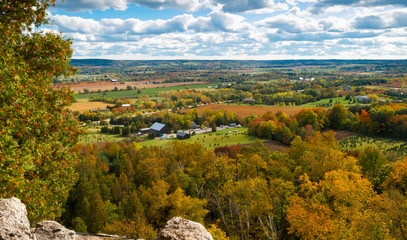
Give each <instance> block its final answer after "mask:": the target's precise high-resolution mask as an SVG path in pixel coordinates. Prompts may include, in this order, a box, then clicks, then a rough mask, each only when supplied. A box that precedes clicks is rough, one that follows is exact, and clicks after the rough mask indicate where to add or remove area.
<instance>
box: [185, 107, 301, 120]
mask: <svg viewBox="0 0 407 240" xmlns="http://www.w3.org/2000/svg"><path fill="white" fill-rule="evenodd" d="M205 108H209V109H211V110H226V111H230V112H235V113H237V115H238V116H240V117H246V116H250V115H251V114H254V115H257V116H261V115H263V114H264V113H266V112H272V113H277V112H278V111H282V112H284V113H286V114H287V115H288V116H290V115H294V114H296V113H298V112H299V111H301V109H303V107H263V106H246V105H226V104H209V105H206V106H202V107H198V108H197V109H198V114H202V113H203V111H204V109H205ZM183 111H185V112H186V111H188V110H183Z"/></svg>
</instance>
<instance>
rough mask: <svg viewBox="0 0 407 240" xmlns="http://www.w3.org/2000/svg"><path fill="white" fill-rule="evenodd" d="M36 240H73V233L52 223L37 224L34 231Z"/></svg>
mask: <svg viewBox="0 0 407 240" xmlns="http://www.w3.org/2000/svg"><path fill="white" fill-rule="evenodd" d="M34 234H35V237H36V238H37V240H75V232H74V231H72V230H69V229H67V228H65V227H64V226H62V225H61V224H59V223H57V222H54V221H42V222H39V223H37V225H36V227H35V231H34Z"/></svg>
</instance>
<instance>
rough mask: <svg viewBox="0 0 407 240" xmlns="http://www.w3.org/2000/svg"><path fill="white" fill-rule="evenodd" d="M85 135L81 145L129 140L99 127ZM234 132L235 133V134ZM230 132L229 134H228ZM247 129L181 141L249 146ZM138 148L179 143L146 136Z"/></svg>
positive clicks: (236, 129) (207, 146) (140, 140)
mask: <svg viewBox="0 0 407 240" xmlns="http://www.w3.org/2000/svg"><path fill="white" fill-rule="evenodd" d="M85 130H86V135H85V136H83V137H82V138H81V140H80V142H81V143H83V144H88V143H101V142H120V141H125V140H130V138H129V137H123V136H121V135H113V134H105V133H100V127H98V126H92V127H86V128H85ZM235 131H236V132H235ZM229 132H231V133H229ZM246 132H247V128H229V129H224V130H220V131H216V132H209V133H204V134H197V135H195V136H191V138H190V139H186V140H182V141H185V142H191V143H192V142H199V143H201V144H202V145H203V146H204V147H206V148H208V149H215V147H220V146H228V145H235V144H250V143H253V142H254V141H255V140H256V139H258V138H257V137H254V136H249V135H247V134H246ZM136 141H137V142H138V144H139V145H140V146H142V147H143V146H158V147H161V146H165V145H166V144H167V143H169V142H171V141H180V140H177V139H175V138H173V139H166V140H161V139H153V140H150V139H148V137H147V136H142V137H138V138H137V140H136Z"/></svg>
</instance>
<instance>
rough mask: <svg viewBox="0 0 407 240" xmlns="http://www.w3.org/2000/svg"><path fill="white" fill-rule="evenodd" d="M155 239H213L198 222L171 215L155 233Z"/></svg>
mask: <svg viewBox="0 0 407 240" xmlns="http://www.w3.org/2000/svg"><path fill="white" fill-rule="evenodd" d="M156 240H213V238H212V235H211V234H210V233H209V232H208V231H206V229H205V228H204V227H203V226H202V225H201V224H200V223H196V222H193V221H190V220H187V219H184V218H180V217H173V218H171V219H170V220H169V221H168V222H167V224H166V225H165V227H164V229H163V230H162V231H161V232H160V233H159V234H158V235H157V237H156Z"/></svg>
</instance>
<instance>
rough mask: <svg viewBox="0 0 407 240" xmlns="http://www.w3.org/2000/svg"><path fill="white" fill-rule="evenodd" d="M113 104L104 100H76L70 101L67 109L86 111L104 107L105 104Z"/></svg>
mask: <svg viewBox="0 0 407 240" xmlns="http://www.w3.org/2000/svg"><path fill="white" fill-rule="evenodd" d="M112 105H113V104H107V103H104V102H76V103H72V105H71V106H70V107H68V108H69V109H71V110H72V111H86V110H91V109H98V108H106V106H112Z"/></svg>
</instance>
